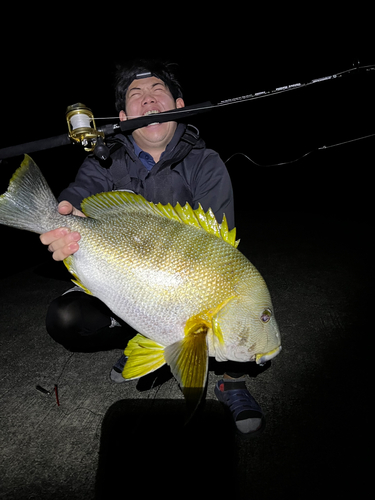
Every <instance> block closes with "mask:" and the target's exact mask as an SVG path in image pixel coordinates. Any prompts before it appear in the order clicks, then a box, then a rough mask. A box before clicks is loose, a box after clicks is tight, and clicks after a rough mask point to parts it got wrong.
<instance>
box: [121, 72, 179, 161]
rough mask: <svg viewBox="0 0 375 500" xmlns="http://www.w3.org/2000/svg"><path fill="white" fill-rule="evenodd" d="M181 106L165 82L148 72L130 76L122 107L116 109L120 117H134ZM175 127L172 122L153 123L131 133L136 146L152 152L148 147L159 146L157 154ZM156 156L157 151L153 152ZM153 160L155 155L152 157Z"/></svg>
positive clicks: (156, 147) (156, 148) (168, 139)
mask: <svg viewBox="0 0 375 500" xmlns="http://www.w3.org/2000/svg"><path fill="white" fill-rule="evenodd" d="M184 106H185V104H184V101H183V99H181V98H178V99H177V100H176V101H175V100H174V98H173V96H172V94H171V92H170V90H169V89H168V87H167V86H166V85H165V83H164V82H163V81H162V80H160V79H159V78H156V77H155V76H151V77H149V78H142V79H139V80H133V81H132V83H131V84H130V85H129V88H128V90H127V92H126V99H125V111H121V112H120V120H127V119H132V118H136V117H138V116H143V115H147V114H150V113H155V115H156V114H157V113H161V112H163V111H169V110H171V109H175V108H183V107H184ZM176 127H177V123H176V122H164V123H157V116H155V123H152V124H151V125H148V126H147V127H143V128H139V129H137V130H134V132H133V137H134V140H135V141H136V143H137V144H138V146H139V147H140V148H141V149H143V150H144V151H148V152H149V153H150V154H153V152H152V150H160V154H161V153H162V152H163V151H165V148H166V147H167V145H168V144H169V142H170V141H171V139H172V137H173V135H174V133H175V130H176ZM156 156H157V155H156ZM155 160H156V161H157V158H155Z"/></svg>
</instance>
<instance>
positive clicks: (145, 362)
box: [122, 333, 165, 380]
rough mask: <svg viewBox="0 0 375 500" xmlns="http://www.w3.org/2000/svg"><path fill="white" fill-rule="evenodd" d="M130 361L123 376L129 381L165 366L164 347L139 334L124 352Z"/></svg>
mask: <svg viewBox="0 0 375 500" xmlns="http://www.w3.org/2000/svg"><path fill="white" fill-rule="evenodd" d="M124 354H125V356H127V357H128V360H127V362H126V364H125V368H124V371H123V372H122V376H123V377H124V378H126V379H127V380H131V379H135V378H140V377H143V376H144V375H147V374H148V373H151V372H153V371H155V370H157V369H158V368H160V367H162V366H163V365H165V359H164V346H162V345H160V344H158V343H157V342H154V341H153V340H150V339H148V338H147V337H144V336H143V335H141V334H140V333H138V334H137V335H136V336H135V337H133V338H132V339H131V340H129V342H128V345H127V347H126V349H125V351H124Z"/></svg>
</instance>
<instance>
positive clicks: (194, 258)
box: [0, 156, 281, 400]
mask: <svg viewBox="0 0 375 500" xmlns="http://www.w3.org/2000/svg"><path fill="white" fill-rule="evenodd" d="M81 209H82V211H83V212H84V213H85V215H86V216H87V218H84V217H75V216H72V215H69V216H65V215H60V214H59V213H58V211H57V201H56V199H55V197H54V195H53V194H52V192H51V190H50V188H49V186H48V184H47V183H46V181H45V179H44V177H43V175H42V174H41V172H40V170H39V168H38V167H37V165H36V164H35V163H34V162H33V160H32V159H31V158H29V157H28V156H26V157H25V160H24V161H23V163H22V164H21V167H20V168H19V169H18V170H17V171H16V173H15V174H14V175H13V177H12V179H11V181H10V185H9V188H8V191H7V192H6V193H5V194H3V195H2V196H0V223H1V224H5V225H8V226H12V227H16V228H19V229H26V230H28V231H33V232H36V233H39V234H41V233H44V232H46V231H50V230H52V229H55V228H57V227H68V228H70V229H71V230H72V231H78V232H79V233H80V234H81V240H80V248H79V250H78V251H77V252H76V253H75V254H74V255H72V256H70V257H69V258H67V259H66V260H65V261H64V262H65V264H66V266H67V268H68V269H69V271H70V272H71V273H72V274H73V275H74V277H75V283H77V284H78V285H80V286H81V287H82V288H83V289H84V290H85V292H86V293H89V294H92V295H94V296H95V297H98V298H99V299H100V300H101V301H103V302H104V303H105V304H106V305H107V306H108V307H109V308H110V309H111V310H112V311H113V312H114V313H115V314H116V315H117V316H119V317H120V318H122V319H123V320H124V321H126V322H127V323H128V324H129V325H131V326H132V327H133V328H134V329H136V331H138V332H140V333H139V334H138V335H136V336H135V337H134V338H133V339H132V340H131V341H130V342H129V344H128V346H127V348H126V350H125V354H126V355H127V356H128V358H129V359H128V361H127V363H126V365H125V369H124V372H123V376H124V378H126V379H134V378H138V377H142V376H143V375H146V374H147V373H150V372H152V371H154V370H156V369H157V368H159V367H161V366H162V365H164V364H165V363H167V364H168V365H169V366H170V368H171V371H172V373H173V375H174V376H175V377H176V379H177V380H178V382H179V383H180V385H181V387H182V390H183V392H184V394H185V396H186V398H187V399H189V398H190V397H192V398H194V399H195V400H199V398H200V397H201V394H202V392H203V389H204V386H205V381H206V377H207V369H208V358H209V356H214V357H215V358H216V360H218V361H226V360H233V361H240V362H247V361H255V362H256V363H264V362H265V361H267V360H269V359H272V358H273V357H274V356H276V355H277V354H278V353H279V352H280V350H281V343H280V333H279V329H278V326H277V323H276V321H275V317H274V314H273V307H272V303H271V298H270V294H269V292H268V289H267V286H266V284H265V282H264V280H263V278H262V277H261V275H260V274H259V272H258V271H257V269H256V268H255V267H254V266H253V265H252V264H251V263H250V262H249V261H248V259H247V258H246V257H245V256H244V255H243V254H242V253H241V252H239V250H237V248H236V247H237V242H236V241H235V230H232V231H228V226H227V223H226V220H225V217H224V219H223V222H222V223H221V224H220V225H219V224H218V223H217V221H216V219H215V217H214V215H213V213H212V211H211V210H208V211H207V212H206V213H205V212H204V211H203V210H202V208H201V207H199V208H198V209H196V210H193V209H192V208H191V207H190V206H189V205H188V204H186V205H185V206H184V207H181V206H180V205H176V207H172V206H171V205H166V206H163V205H161V204H158V205H155V204H153V203H149V202H147V201H146V200H145V199H144V198H143V197H142V196H140V195H135V194H132V193H128V192H122V191H116V192H111V193H101V194H97V195H95V196H91V197H89V198H87V199H85V200H84V201H83V203H82V207H81Z"/></svg>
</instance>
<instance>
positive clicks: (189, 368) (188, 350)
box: [164, 324, 209, 420]
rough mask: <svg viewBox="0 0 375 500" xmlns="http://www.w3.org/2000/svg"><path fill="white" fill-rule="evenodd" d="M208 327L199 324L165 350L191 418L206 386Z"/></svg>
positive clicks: (188, 416) (166, 358)
mask: <svg viewBox="0 0 375 500" xmlns="http://www.w3.org/2000/svg"><path fill="white" fill-rule="evenodd" d="M207 331H208V327H207V326H206V325H204V324H201V325H197V328H196V329H191V330H190V332H189V333H188V334H187V335H186V336H185V337H184V338H183V339H182V340H180V341H178V342H175V343H174V344H171V345H169V346H168V347H166V348H165V350H164V358H165V360H166V362H167V363H168V365H169V366H170V369H171V371H172V373H173V375H174V377H175V378H176V379H177V381H178V382H179V384H180V386H181V389H182V392H183V394H184V396H185V400H186V404H187V419H186V420H189V419H190V418H191V416H192V415H193V413H194V412H195V410H196V409H197V407H198V405H199V403H200V401H201V399H202V396H203V394H204V391H205V388H206V380H207V373H208V359H209V358H208V346H207Z"/></svg>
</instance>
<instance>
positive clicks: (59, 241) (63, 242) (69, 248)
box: [40, 201, 85, 260]
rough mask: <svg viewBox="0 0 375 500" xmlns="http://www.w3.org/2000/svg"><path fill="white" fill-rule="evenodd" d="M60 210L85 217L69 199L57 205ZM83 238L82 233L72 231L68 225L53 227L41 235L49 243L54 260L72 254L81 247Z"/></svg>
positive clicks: (42, 239) (43, 240) (62, 258)
mask: <svg viewBox="0 0 375 500" xmlns="http://www.w3.org/2000/svg"><path fill="white" fill-rule="evenodd" d="M57 209H58V211H59V213H60V214H62V215H69V214H72V215H77V216H80V217H85V214H84V213H82V212H81V211H80V210H77V209H76V208H74V207H73V205H72V204H71V203H69V202H68V201H62V202H61V203H59V205H58V207H57ZM80 239H81V235H80V234H79V233H77V232H76V231H73V232H71V231H70V229H68V228H66V227H60V228H58V229H53V230H52V231H48V233H44V234H41V235H40V241H41V242H42V243H43V245H48V250H49V251H50V252H52V257H53V259H54V260H64V259H66V258H67V257H69V255H72V254H73V253H75V252H76V251H77V250H78V249H79V245H78V241H79V240H80Z"/></svg>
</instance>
